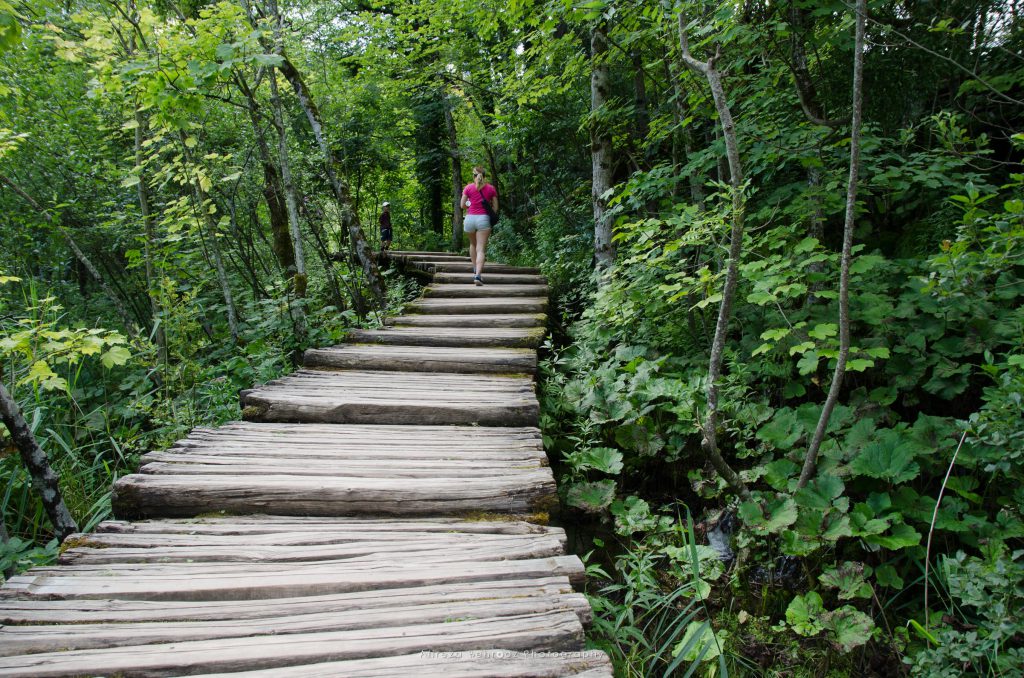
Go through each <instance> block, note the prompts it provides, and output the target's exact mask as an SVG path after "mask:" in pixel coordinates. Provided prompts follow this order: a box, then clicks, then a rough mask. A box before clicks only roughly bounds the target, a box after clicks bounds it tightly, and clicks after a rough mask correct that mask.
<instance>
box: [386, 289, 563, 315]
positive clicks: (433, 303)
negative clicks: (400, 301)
mask: <svg viewBox="0 0 1024 678" xmlns="http://www.w3.org/2000/svg"><path fill="white" fill-rule="evenodd" d="M491 289H493V288H491ZM497 294H499V293H498V292H495V295H496V296H493V297H484V298H480V299H436V298H434V299H418V300H416V301H413V302H411V303H409V304H406V309H407V310H409V311H411V312H413V313H440V314H443V315H464V314H469V313H488V314H495V315H504V314H510V313H546V312H547V310H548V300H547V297H536V298H533V297H501V296H497Z"/></svg>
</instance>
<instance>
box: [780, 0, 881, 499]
mask: <svg viewBox="0 0 1024 678" xmlns="http://www.w3.org/2000/svg"><path fill="white" fill-rule="evenodd" d="M855 11H856V13H857V20H856V26H855V29H854V40H853V117H852V120H851V122H850V125H851V127H852V129H851V131H850V176H849V178H848V180H847V183H846V215H845V219H844V223H843V253H842V256H841V258H840V264H839V355H838V356H837V357H836V367H835V371H834V372H833V373H832V384H831V385H830V386H829V389H828V396H826V398H825V404H824V405H823V406H822V408H821V416H820V417H819V418H818V425H817V427H816V428H815V430H814V437H813V438H811V444H810V445H809V446H808V448H807V454H806V455H805V456H804V466H803V469H802V470H801V471H800V480H799V481H798V482H797V489H799V488H801V487H803V486H804V485H806V484H807V483H808V482H809V481H810V480H811V478H812V477H813V476H814V473H815V469H816V468H817V463H818V450H819V449H820V448H821V443H822V441H823V440H824V439H825V429H826V428H827V427H828V420H829V418H830V417H831V416H832V410H833V409H835V406H836V402H838V400H839V389H840V388H842V385H843V377H844V376H845V374H846V361H847V358H848V357H849V355H850V259H851V257H852V252H853V226H854V223H853V222H854V217H855V216H856V210H857V175H858V173H859V172H860V122H861V112H862V110H863V104H864V88H863V84H864V23H865V21H866V17H867V12H868V10H867V0H857V6H856V9H855Z"/></svg>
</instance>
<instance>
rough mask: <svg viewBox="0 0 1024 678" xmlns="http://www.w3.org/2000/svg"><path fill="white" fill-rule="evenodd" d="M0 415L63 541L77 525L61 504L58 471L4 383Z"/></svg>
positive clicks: (56, 531) (0, 396) (1, 391)
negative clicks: (51, 464) (53, 466)
mask: <svg viewBox="0 0 1024 678" xmlns="http://www.w3.org/2000/svg"><path fill="white" fill-rule="evenodd" d="M0 418H2V419H3V422H4V425H6V426H7V430H8V431H10V434H11V440H13V441H14V445H15V446H16V447H17V448H18V452H19V453H20V454H21V460H22V462H23V463H24V464H25V468H27V469H28V472H29V475H30V476H32V486H33V487H34V488H35V490H36V492H38V493H39V497H40V498H41V499H42V501H43V508H45V509H46V515H48V516H49V517H50V522H51V523H53V530H54V532H55V533H56V534H57V538H58V539H59V540H61V541H63V540H64V539H65V538H66V537H67V536H68V535H69V534H71V533H73V532H78V525H77V524H76V523H75V519H74V518H72V517H71V513H70V512H69V511H68V508H67V506H65V505H64V498H63V497H62V496H61V493H60V484H59V482H58V481H59V479H58V478H57V474H56V473H55V472H54V470H53V468H51V467H50V460H49V459H47V458H46V452H44V451H43V449H42V448H41V447H39V443H37V442H36V438H35V436H33V435H32V429H30V428H29V426H28V422H27V421H25V417H24V415H22V413H21V408H20V407H18V403H16V402H15V401H14V397H13V396H11V394H10V392H9V391H8V390H7V387H6V386H4V385H3V384H2V383H0Z"/></svg>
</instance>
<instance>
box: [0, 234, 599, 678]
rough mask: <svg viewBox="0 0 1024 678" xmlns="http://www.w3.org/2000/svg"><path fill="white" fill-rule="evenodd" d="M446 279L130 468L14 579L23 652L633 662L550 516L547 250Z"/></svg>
mask: <svg viewBox="0 0 1024 678" xmlns="http://www.w3.org/2000/svg"><path fill="white" fill-rule="evenodd" d="M391 257H392V259H393V260H394V261H396V262H398V263H399V265H402V266H404V267H406V268H407V270H412V271H418V272H419V273H420V275H426V276H432V277H433V278H434V280H433V281H432V283H431V284H430V285H428V286H427V287H426V288H425V290H424V296H423V298H421V299H420V300H417V301H416V302H414V303H411V304H409V305H408V306H407V314H406V315H401V316H398V317H395V318H391V319H389V321H388V326H387V327H386V328H385V329H383V330H372V331H370V330H360V331H353V332H352V333H350V335H349V337H348V339H349V342H348V343H346V344H343V345H341V346H334V347H330V348H323V349H311V350H309V351H307V352H306V355H305V357H304V363H305V368H304V369H302V370H299V371H297V372H295V373H294V374H292V375H289V376H287V377H284V378H282V379H278V380H275V381H273V382H271V383H268V384H265V385H263V386H259V387H255V388H253V389H250V390H248V391H245V392H243V393H242V394H241V399H242V404H243V407H244V409H243V418H244V419H245V421H239V422H232V423H230V424H227V425H225V426H221V427H218V428H215V429H196V430H194V431H192V432H191V433H190V434H189V435H188V436H187V437H186V438H185V439H183V440H180V441H178V442H177V443H176V444H175V445H174V446H173V447H171V448H170V449H168V450H163V451H157V452H151V453H149V454H147V455H145V456H144V457H143V459H142V465H141V468H140V470H139V473H137V474H134V475H130V476H126V477H124V478H121V479H120V480H119V481H118V482H117V483H116V485H115V487H114V494H113V505H114V511H115V515H116V516H117V517H118V520H111V521H107V522H105V523H102V524H101V525H100V526H99V527H98V528H97V530H96V531H95V532H94V533H92V534H88V535H73V536H72V537H70V538H69V539H68V540H67V541H66V542H65V544H64V550H63V552H62V554H61V557H60V560H59V562H58V564H57V565H55V566H52V567H36V568H33V569H31V570H29V571H28V572H26V573H24V574H22V575H20V576H16V577H13V578H12V579H11V580H10V581H8V582H7V583H6V584H5V586H4V587H3V588H2V589H0V677H3V676H25V677H27V676H33V677H44V676H99V675H103V676H113V675H117V676H182V675H203V676H264V677H267V678H270V677H274V678H279V677H284V678H291V677H294V678H300V677H301V678H306V677H312V678H318V677H328V676H346V677H348V676H357V677H358V676H380V677H385V676H387V677H395V678H398V677H402V678H405V677H407V676H410V675H416V676H418V677H421V676H444V678H460V677H470V676H472V677H480V676H524V677H525V676H534V677H538V678H539V677H541V676H583V677H588V678H598V677H601V678H604V677H608V676H611V675H612V671H611V664H610V662H609V660H608V657H607V656H606V655H605V654H604V653H602V652H596V651H586V650H584V645H583V629H584V627H585V626H586V625H587V624H589V623H590V621H591V610H590V606H589V604H588V603H587V600H586V598H584V597H583V595H582V594H580V593H578V592H577V591H576V587H578V586H579V585H580V584H581V583H582V581H583V565H582V563H581V562H580V560H579V559H578V558H576V557H575V556H569V555H566V553H565V533H564V531H563V530H562V529H560V528H556V527H549V526H547V525H546V521H547V516H548V513H549V512H550V511H552V510H553V509H555V508H556V507H557V499H556V495H555V483H554V478H553V476H552V474H551V470H550V469H549V468H548V465H547V457H546V455H545V454H544V450H543V447H542V445H541V439H540V431H539V430H538V429H537V417H538V404H537V398H536V394H535V390H534V383H533V379H534V377H535V375H536V370H537V355H536V347H537V346H538V344H539V342H540V341H541V340H542V338H543V335H544V325H545V324H546V316H545V315H544V314H545V312H546V309H547V288H546V287H545V284H546V281H545V280H544V278H543V277H542V276H540V275H538V274H537V271H536V270H534V269H518V268H515V267H510V266H504V267H498V266H495V267H493V271H492V270H491V268H490V267H489V269H488V270H489V271H491V272H490V273H488V272H485V274H484V281H485V283H486V284H485V285H484V286H483V287H476V286H474V285H472V277H471V274H469V273H466V271H468V270H469V269H470V267H469V263H468V260H467V259H466V258H465V257H457V256H454V255H451V254H446V253H418V252H393V253H391Z"/></svg>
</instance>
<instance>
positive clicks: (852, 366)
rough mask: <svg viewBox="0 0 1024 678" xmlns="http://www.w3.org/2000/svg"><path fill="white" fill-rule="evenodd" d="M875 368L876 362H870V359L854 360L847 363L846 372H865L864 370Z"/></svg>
mask: <svg viewBox="0 0 1024 678" xmlns="http://www.w3.org/2000/svg"><path fill="white" fill-rule="evenodd" d="M874 366H875V361H874V360H869V359H868V358H854V359H853V360H850V361H848V362H847V363H846V370H847V371H848V372H863V371H864V370H866V369H869V368H871V367H874Z"/></svg>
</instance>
